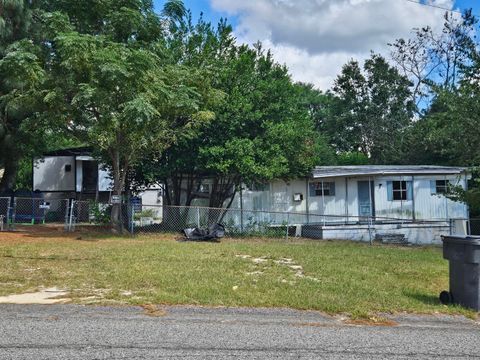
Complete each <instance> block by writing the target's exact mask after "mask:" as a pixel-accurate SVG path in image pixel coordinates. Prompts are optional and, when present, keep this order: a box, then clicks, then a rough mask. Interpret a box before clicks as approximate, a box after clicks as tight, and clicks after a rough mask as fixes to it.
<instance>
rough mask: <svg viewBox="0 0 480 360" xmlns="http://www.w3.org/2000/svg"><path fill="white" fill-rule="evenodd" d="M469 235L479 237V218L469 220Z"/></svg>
mask: <svg viewBox="0 0 480 360" xmlns="http://www.w3.org/2000/svg"><path fill="white" fill-rule="evenodd" d="M469 227H470V235H476V236H480V218H471V219H470V221H469Z"/></svg>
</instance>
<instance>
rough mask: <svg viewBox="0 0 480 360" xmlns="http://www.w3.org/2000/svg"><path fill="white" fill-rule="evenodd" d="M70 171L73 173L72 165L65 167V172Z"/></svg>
mask: <svg viewBox="0 0 480 360" xmlns="http://www.w3.org/2000/svg"><path fill="white" fill-rule="evenodd" d="M70 171H72V165H70V164H67V165H65V172H70Z"/></svg>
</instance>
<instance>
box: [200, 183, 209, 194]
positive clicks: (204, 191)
mask: <svg viewBox="0 0 480 360" xmlns="http://www.w3.org/2000/svg"><path fill="white" fill-rule="evenodd" d="M197 193H199V194H210V184H202V183H199V184H198V185H197Z"/></svg>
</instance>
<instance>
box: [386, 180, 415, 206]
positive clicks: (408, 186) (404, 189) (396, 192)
mask: <svg viewBox="0 0 480 360" xmlns="http://www.w3.org/2000/svg"><path fill="white" fill-rule="evenodd" d="M397 185H398V186H397ZM413 186H414V183H413V181H412V180H389V181H387V201H413V196H414V194H413V192H414V189H413Z"/></svg>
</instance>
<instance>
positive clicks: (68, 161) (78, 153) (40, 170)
mask: <svg viewBox="0 0 480 360" xmlns="http://www.w3.org/2000/svg"><path fill="white" fill-rule="evenodd" d="M32 188H33V190H34V191H39V192H42V193H44V194H45V195H47V197H50V198H65V197H76V198H78V197H81V195H86V196H88V195H93V196H96V197H98V196H100V194H101V193H109V192H110V191H111V189H112V181H111V179H110V177H109V173H108V171H106V170H104V169H103V168H102V166H101V165H100V164H99V163H98V162H97V161H96V160H95V159H94V158H93V157H92V156H91V150H90V149H89V148H74V149H65V150H59V151H53V152H50V153H47V154H45V155H44V156H43V157H42V158H38V159H35V160H34V161H33V185H32Z"/></svg>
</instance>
